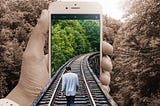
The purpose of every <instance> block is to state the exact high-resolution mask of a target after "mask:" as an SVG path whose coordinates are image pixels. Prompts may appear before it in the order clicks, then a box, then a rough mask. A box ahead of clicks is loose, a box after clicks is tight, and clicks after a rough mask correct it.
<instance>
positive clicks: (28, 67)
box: [6, 10, 108, 106]
mask: <svg viewBox="0 0 160 106" xmlns="http://www.w3.org/2000/svg"><path fill="white" fill-rule="evenodd" d="M48 19H49V18H48V11H47V10H43V11H42V14H41V17H40V19H39V21H38V23H37V25H36V27H35V28H34V29H33V31H32V34H31V37H30V39H29V42H28V45H27V48H26V50H25V52H24V55H23V60H22V61H23V62H22V68H21V75H20V80H19V82H18V84H17V86H16V87H15V88H14V89H13V90H12V91H11V92H10V93H9V94H8V96H7V97H6V98H7V99H10V100H13V101H15V102H16V103H18V104H19V105H20V106H28V105H30V104H31V102H32V101H33V100H34V98H35V97H36V96H37V95H38V94H39V93H40V91H41V90H42V89H43V88H44V87H45V86H46V84H47V83H48V81H49V79H50V72H48V57H47V56H45V55H44V51H43V48H44V42H45V34H46V33H47V32H48V26H49V25H48ZM103 48H108V46H107V45H105V46H103ZM105 53H106V54H107V53H108V52H105ZM103 61H105V60H103ZM107 65H108V64H106V62H104V65H103V66H101V67H102V69H104V68H105V66H107Z"/></svg>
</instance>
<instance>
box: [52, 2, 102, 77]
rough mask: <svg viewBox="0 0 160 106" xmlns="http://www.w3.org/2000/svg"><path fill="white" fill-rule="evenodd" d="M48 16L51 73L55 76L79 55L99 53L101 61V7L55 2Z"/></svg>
mask: <svg viewBox="0 0 160 106" xmlns="http://www.w3.org/2000/svg"><path fill="white" fill-rule="evenodd" d="M49 15H50V16H49V20H50V25H49V34H50V36H49V41H50V43H49V53H50V54H49V55H50V59H49V60H50V61H49V63H50V66H49V69H50V70H51V72H52V75H53V74H54V73H55V72H56V71H57V70H58V68H60V66H62V65H63V64H64V63H65V62H66V61H68V60H69V59H71V58H73V57H75V56H77V55H81V54H85V53H90V52H99V53H100V61H101V59H102V52H101V51H102V46H101V43H102V9H101V5H99V4H98V3H97V2H53V3H50V6H49ZM99 68H100V66H99ZM99 71H100V72H101V69H99Z"/></svg>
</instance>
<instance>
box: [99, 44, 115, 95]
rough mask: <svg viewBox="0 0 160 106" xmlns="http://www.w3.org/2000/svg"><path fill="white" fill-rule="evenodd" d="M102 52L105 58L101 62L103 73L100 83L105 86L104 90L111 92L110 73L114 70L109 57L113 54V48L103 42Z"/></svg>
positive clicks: (101, 73)
mask: <svg viewBox="0 0 160 106" xmlns="http://www.w3.org/2000/svg"><path fill="white" fill-rule="evenodd" d="M102 52H103V57H102V61H101V68H102V72H100V81H101V83H102V84H103V85H104V88H105V89H106V90H107V91H108V92H109V91H110V88H109V84H110V78H111V77H110V72H111V71H112V69H113V65H112V62H111V59H110V58H109V56H108V55H112V54H113V47H112V46H111V45H110V44H109V43H107V42H105V41H103V42H102Z"/></svg>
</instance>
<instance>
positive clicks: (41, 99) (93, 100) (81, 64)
mask: <svg viewBox="0 0 160 106" xmlns="http://www.w3.org/2000/svg"><path fill="white" fill-rule="evenodd" d="M91 55H95V54H94V53H90V54H85V55H81V56H77V57H75V58H73V59H71V60H69V61H68V62H66V64H64V65H63V66H62V67H61V68H60V69H59V70H58V71H57V73H56V74H55V75H54V76H53V77H52V79H51V81H50V83H49V84H48V85H47V86H46V88H45V89H44V90H43V91H42V92H41V93H40V94H39V96H38V97H37V98H36V99H35V100H34V101H33V103H32V104H31V106H66V98H65V97H64V96H61V77H62V75H63V73H64V70H65V67H66V66H71V67H72V72H74V73H76V74H77V75H78V78H79V85H80V86H79V90H78V92H77V95H76V97H75V106H110V105H111V104H110V102H109V101H110V99H111V98H108V96H106V95H105V92H103V89H101V88H100V87H99V82H97V79H96V78H95V75H94V74H93V72H92V70H91V69H90V67H89V64H88V58H89V57H90V56H91Z"/></svg>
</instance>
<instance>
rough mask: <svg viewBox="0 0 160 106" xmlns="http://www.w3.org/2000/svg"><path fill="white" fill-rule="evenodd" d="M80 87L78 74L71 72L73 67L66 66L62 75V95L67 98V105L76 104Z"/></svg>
mask: <svg viewBox="0 0 160 106" xmlns="http://www.w3.org/2000/svg"><path fill="white" fill-rule="evenodd" d="M78 87H79V81H78V76H77V74H75V73H72V72H71V67H66V70H65V74H64V75H63V76H62V96H63V95H65V96H66V99H67V106H74V98H75V95H76V92H77V90H78Z"/></svg>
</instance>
